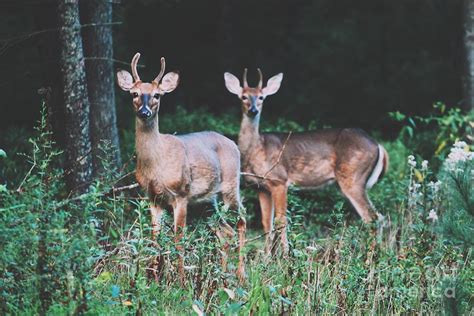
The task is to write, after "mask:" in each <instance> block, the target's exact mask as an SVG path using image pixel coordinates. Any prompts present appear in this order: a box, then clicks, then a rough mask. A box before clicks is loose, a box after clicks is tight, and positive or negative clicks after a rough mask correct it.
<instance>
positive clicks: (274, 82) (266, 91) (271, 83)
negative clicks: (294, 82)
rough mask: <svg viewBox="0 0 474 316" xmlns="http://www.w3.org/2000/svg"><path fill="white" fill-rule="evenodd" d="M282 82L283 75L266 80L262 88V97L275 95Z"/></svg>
mask: <svg viewBox="0 0 474 316" xmlns="http://www.w3.org/2000/svg"><path fill="white" fill-rule="evenodd" d="M282 80H283V73H281V72H280V73H279V74H278V75H275V76H273V77H271V78H270V79H268V82H267V86H266V87H265V88H263V90H262V93H263V95H264V96H267V95H272V94H275V93H277V91H278V89H280V86H281V81H282Z"/></svg>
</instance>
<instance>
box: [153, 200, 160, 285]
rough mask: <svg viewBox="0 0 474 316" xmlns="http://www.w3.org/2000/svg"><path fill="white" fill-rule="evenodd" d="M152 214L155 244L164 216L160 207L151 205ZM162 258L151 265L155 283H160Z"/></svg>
mask: <svg viewBox="0 0 474 316" xmlns="http://www.w3.org/2000/svg"><path fill="white" fill-rule="evenodd" d="M150 213H151V229H152V231H151V233H152V236H153V242H156V239H157V237H158V235H159V234H160V229H161V218H162V216H163V208H162V207H161V206H158V205H151V207H150ZM161 259H162V257H161V255H158V256H156V257H155V258H154V259H153V262H152V264H151V267H150V270H151V273H150V274H151V276H152V277H153V278H154V279H155V281H157V282H158V279H159V278H158V274H159V273H158V272H159V270H160V262H162V260H161Z"/></svg>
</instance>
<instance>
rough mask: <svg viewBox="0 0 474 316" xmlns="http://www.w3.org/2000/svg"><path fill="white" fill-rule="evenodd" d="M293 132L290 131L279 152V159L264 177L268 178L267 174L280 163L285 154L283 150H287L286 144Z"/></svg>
mask: <svg viewBox="0 0 474 316" xmlns="http://www.w3.org/2000/svg"><path fill="white" fill-rule="evenodd" d="M292 133H293V132H289V133H288V136H287V137H286V140H285V142H284V143H283V146H282V147H281V150H280V152H279V153H278V158H277V161H276V162H275V163H274V164H273V166H271V168H270V169H269V170H268V171H267V172H265V174H264V175H263V178H266V177H267V175H268V174H269V173H270V172H272V170H273V169H275V167H276V166H277V165H278V164H279V163H280V160H281V157H282V156H283V152H284V151H285V148H286V144H287V143H288V140H289V139H290V137H291V134H292Z"/></svg>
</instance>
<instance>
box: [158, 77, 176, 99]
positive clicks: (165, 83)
mask: <svg viewBox="0 0 474 316" xmlns="http://www.w3.org/2000/svg"><path fill="white" fill-rule="evenodd" d="M178 83H179V74H178V73H176V72H168V73H167V74H166V75H165V76H164V77H163V80H161V83H160V86H159V87H160V90H161V92H162V93H163V94H165V93H170V92H171V91H173V90H174V89H176V87H177V86H178Z"/></svg>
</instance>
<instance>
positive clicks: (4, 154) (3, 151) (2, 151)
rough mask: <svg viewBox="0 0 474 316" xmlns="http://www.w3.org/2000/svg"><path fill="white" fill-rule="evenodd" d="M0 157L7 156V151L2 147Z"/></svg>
mask: <svg viewBox="0 0 474 316" xmlns="http://www.w3.org/2000/svg"><path fill="white" fill-rule="evenodd" d="M0 158H7V153H6V152H5V150H3V149H0Z"/></svg>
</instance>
